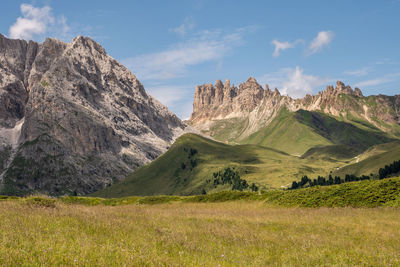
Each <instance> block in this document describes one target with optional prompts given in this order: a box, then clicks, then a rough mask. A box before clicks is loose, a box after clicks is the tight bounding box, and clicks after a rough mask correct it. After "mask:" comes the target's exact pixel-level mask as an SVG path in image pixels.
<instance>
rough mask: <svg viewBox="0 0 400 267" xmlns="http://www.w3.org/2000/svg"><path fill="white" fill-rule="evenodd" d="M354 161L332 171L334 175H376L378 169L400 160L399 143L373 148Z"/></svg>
mask: <svg viewBox="0 0 400 267" xmlns="http://www.w3.org/2000/svg"><path fill="white" fill-rule="evenodd" d="M356 159H357V160H356V162H355V163H352V164H350V165H347V166H344V167H342V168H340V169H339V170H336V171H334V172H333V173H334V175H339V176H343V175H345V174H355V175H362V174H366V175H369V174H370V173H374V174H377V171H378V170H379V168H382V167H384V166H385V165H386V164H388V163H392V162H393V161H395V160H400V141H394V142H390V143H387V144H381V145H376V146H373V147H371V148H370V149H368V150H366V151H365V152H364V153H362V154H360V155H359V156H358V157H356ZM357 161H358V162H357ZM353 162H354V160H353Z"/></svg>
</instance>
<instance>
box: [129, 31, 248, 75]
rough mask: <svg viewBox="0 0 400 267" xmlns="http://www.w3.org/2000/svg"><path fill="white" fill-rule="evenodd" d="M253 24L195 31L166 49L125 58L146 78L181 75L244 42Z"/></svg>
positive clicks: (138, 73)
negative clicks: (244, 37) (231, 29)
mask: <svg viewBox="0 0 400 267" xmlns="http://www.w3.org/2000/svg"><path fill="white" fill-rule="evenodd" d="M254 29H255V28H254V27H245V28H239V29H236V30H235V31H234V32H232V33H229V34H224V33H223V32H222V31H220V30H215V31H202V32H199V33H196V34H194V35H193V36H192V38H190V39H189V40H187V41H185V42H181V43H178V44H175V45H173V46H172V47H171V48H169V49H166V50H165V51H161V52H156V53H151V54H145V55H140V56H137V57H133V58H128V59H125V60H122V62H123V63H124V64H125V65H126V66H127V67H128V68H129V69H131V70H132V72H133V73H135V74H136V75H137V76H138V77H139V79H143V80H165V79H171V78H175V77H178V76H180V75H182V74H183V73H185V72H186V70H187V68H188V67H190V66H193V65H197V64H201V63H205V62H210V61H216V62H219V61H220V60H222V58H223V57H225V56H226V55H227V54H228V53H229V52H230V51H231V50H232V48H233V47H234V46H238V45H241V44H242V43H243V36H244V34H245V33H247V32H251V31H252V30H254Z"/></svg>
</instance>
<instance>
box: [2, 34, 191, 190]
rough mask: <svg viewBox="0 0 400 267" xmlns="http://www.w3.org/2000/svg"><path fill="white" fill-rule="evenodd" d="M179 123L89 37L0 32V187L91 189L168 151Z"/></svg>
mask: <svg viewBox="0 0 400 267" xmlns="http://www.w3.org/2000/svg"><path fill="white" fill-rule="evenodd" d="M185 127H186V126H185V125H184V124H183V123H182V122H181V121H180V120H179V118H177V117H176V116H175V115H174V114H173V113H171V112H170V111H169V110H168V109H167V108H166V107H165V106H163V105H162V104H161V103H159V102H158V101H157V100H155V99H154V98H152V97H151V96H149V95H148V94H147V93H146V91H145V90H144V88H143V86H142V84H141V83H140V82H139V81H138V80H137V79H136V77H135V76H134V75H133V74H132V73H131V72H130V71H129V70H128V69H126V68H125V67H124V66H122V65H121V64H119V63H118V62H117V61H116V60H114V59H113V58H111V57H110V56H109V55H107V54H106V52H105V50H104V48H102V47H101V46H100V45H99V44H98V43H96V42H95V41H93V40H92V39H90V38H86V37H81V36H80V37H77V38H75V39H74V40H72V42H71V43H64V42H61V41H58V40H55V39H46V41H45V42H44V43H42V44H38V43H35V42H29V43H27V42H25V41H22V40H10V39H7V38H5V37H4V36H2V35H0V134H1V136H0V184H1V186H0V188H1V191H0V193H1V192H2V193H7V194H23V193H29V192H32V191H39V192H42V193H47V194H53V195H61V194H84V193H90V192H94V191H95V190H97V189H100V188H103V187H104V186H106V185H109V184H111V183H112V182H113V181H115V180H119V179H122V178H124V177H125V176H126V175H127V174H129V173H130V172H132V171H133V170H134V169H136V168H137V167H138V166H140V165H143V164H145V163H148V162H150V161H151V160H153V159H154V158H156V157H157V156H158V155H160V154H161V153H162V152H164V151H166V149H167V148H168V146H169V145H170V144H171V143H172V142H173V141H174V140H175V139H176V138H177V137H178V136H179V135H180V134H182V133H183V132H184V131H185Z"/></svg>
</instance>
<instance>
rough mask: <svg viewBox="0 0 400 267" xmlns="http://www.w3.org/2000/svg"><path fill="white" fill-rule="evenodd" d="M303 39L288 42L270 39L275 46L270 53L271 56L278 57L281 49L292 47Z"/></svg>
mask: <svg viewBox="0 0 400 267" xmlns="http://www.w3.org/2000/svg"><path fill="white" fill-rule="evenodd" d="M303 42H304V41H303V40H301V39H298V40H296V41H295V42H293V43H290V42H279V41H278V40H276V39H275V40H272V42H271V44H272V45H274V46H275V49H274V52H273V53H272V56H273V57H278V56H279V55H280V52H281V51H284V50H286V49H289V48H294V47H295V46H296V45H297V44H298V43H303Z"/></svg>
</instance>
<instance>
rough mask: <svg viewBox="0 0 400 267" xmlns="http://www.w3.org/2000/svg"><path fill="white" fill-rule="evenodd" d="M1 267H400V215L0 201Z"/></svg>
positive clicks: (391, 211) (260, 206) (225, 205)
mask: <svg viewBox="0 0 400 267" xmlns="http://www.w3.org/2000/svg"><path fill="white" fill-rule="evenodd" d="M0 210H1V213H0V221H1V224H0V265H1V266H267V265H268V266H332V265H334V266H398V265H399V264H400V251H399V247H400V209H398V208H382V207H381V208H368V209H366V208H350V207H347V208H315V209H310V208H282V207H280V208H279V207H271V206H269V205H268V204H266V203H265V202H261V201H234V202H220V203H182V202H179V203H169V204H155V205H148V204H144V205H119V206H104V205H97V206H86V205H79V204H69V205H68V204H64V203H58V202H57V203H56V205H55V206H49V207H46V206H43V205H33V204H29V202H27V203H25V202H21V201H17V200H9V201H1V202H0Z"/></svg>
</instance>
